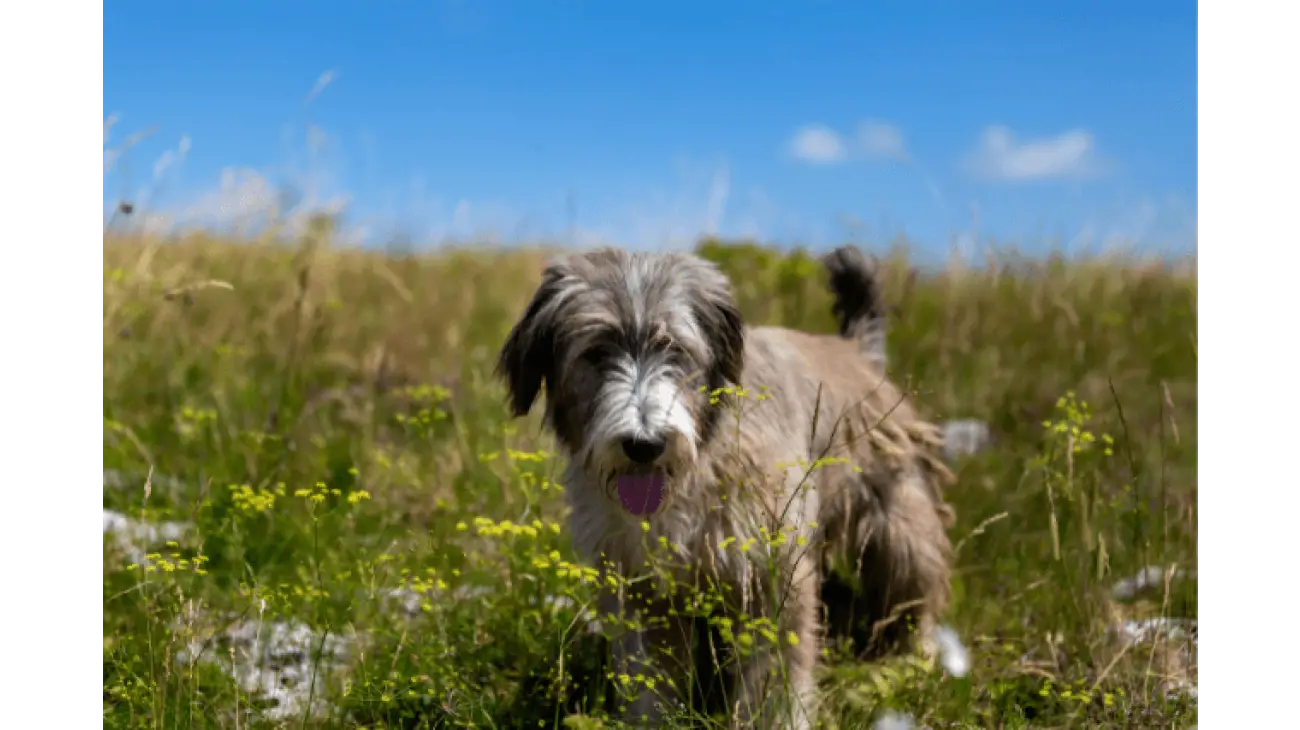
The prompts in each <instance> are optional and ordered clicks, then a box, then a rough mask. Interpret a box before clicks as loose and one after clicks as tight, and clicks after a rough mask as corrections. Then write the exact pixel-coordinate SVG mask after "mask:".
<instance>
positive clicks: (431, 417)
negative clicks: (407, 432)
mask: <svg viewBox="0 0 1300 730" xmlns="http://www.w3.org/2000/svg"><path fill="white" fill-rule="evenodd" d="M402 394H403V395H405V396H406V397H407V398H409V399H410V400H411V401H412V402H413V403H414V404H415V405H416V408H415V412H414V413H413V414H406V413H398V414H397V415H395V416H394V418H395V419H396V421H397V422H398V423H400V424H402V425H403V426H405V427H407V428H408V429H411V430H413V431H415V432H417V433H419V434H421V435H426V436H427V435H429V434H430V433H431V429H432V428H433V427H434V424H436V423H439V422H441V421H445V420H447V411H446V409H445V408H443V407H442V404H444V403H446V402H447V400H448V399H450V398H451V392H450V391H448V390H447V389H446V388H442V387H439V386H436V385H416V386H411V387H407V388H404V389H402Z"/></svg>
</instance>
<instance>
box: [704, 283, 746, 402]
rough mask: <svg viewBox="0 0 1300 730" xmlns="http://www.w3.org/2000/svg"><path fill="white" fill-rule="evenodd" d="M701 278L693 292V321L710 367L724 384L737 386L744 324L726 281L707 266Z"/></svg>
mask: <svg viewBox="0 0 1300 730" xmlns="http://www.w3.org/2000/svg"><path fill="white" fill-rule="evenodd" d="M703 278H704V282H703V283H702V285H701V286H699V287H696V288H695V289H694V290H693V292H694V302H693V304H694V309H695V317H696V320H697V321H698V322H699V324H700V328H701V329H702V331H703V334H704V337H705V339H706V340H707V341H708V343H709V349H710V350H711V351H712V353H713V367H714V368H716V369H717V371H718V373H719V374H720V375H721V376H722V377H723V378H725V379H726V380H728V381H730V382H732V383H739V382H740V374H741V372H743V371H744V369H745V320H744V318H743V317H741V315H740V308H739V307H738V306H736V299H735V296H734V295H733V294H732V291H731V282H730V281H728V280H727V277H726V276H725V275H724V274H723V273H722V272H721V271H718V270H717V269H716V268H714V267H712V266H709V267H708V270H707V272H706V273H705V276H704V277H703Z"/></svg>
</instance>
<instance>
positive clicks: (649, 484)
mask: <svg viewBox="0 0 1300 730" xmlns="http://www.w3.org/2000/svg"><path fill="white" fill-rule="evenodd" d="M618 499H619V501H620V502H622V503H623V509H625V510H627V511H628V512H631V513H632V514H634V515H636V516H638V517H644V516H646V515H652V514H654V513H655V512H657V511H658V510H659V506H660V505H662V504H663V502H664V476H663V475H662V474H628V475H625V476H621V477H619V478H618Z"/></svg>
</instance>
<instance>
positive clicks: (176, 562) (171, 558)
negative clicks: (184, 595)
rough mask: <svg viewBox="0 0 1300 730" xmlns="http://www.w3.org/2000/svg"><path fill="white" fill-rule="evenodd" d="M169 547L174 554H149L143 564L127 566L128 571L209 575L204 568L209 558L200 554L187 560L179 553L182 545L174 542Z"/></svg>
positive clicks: (168, 543)
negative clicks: (141, 570)
mask: <svg viewBox="0 0 1300 730" xmlns="http://www.w3.org/2000/svg"><path fill="white" fill-rule="evenodd" d="M167 547H168V548H171V549H172V550H173V552H169V553H167V554H166V555H164V554H163V553H149V554H148V555H146V556H144V562H143V563H131V564H130V565H128V566H126V569H127V570H140V569H143V570H144V572H146V573H157V572H162V573H176V572H190V573H194V574H195V575H207V574H208V571H207V570H205V569H204V568H203V566H204V564H206V563H207V562H208V558H207V556H205V555H202V554H199V555H194V556H191V557H188V558H187V557H185V556H183V555H182V554H181V553H180V552H179V549H180V544H179V543H177V542H175V541H172V540H169V541H168V542H167Z"/></svg>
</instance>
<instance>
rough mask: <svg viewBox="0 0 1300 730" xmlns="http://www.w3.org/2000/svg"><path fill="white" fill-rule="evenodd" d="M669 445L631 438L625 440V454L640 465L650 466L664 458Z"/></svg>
mask: <svg viewBox="0 0 1300 730" xmlns="http://www.w3.org/2000/svg"><path fill="white" fill-rule="evenodd" d="M666 446H667V444H665V443H664V442H663V441H652V440H650V439H640V438H630V439H623V453H624V454H627V458H629V459H631V460H632V461H635V462H636V463H638V464H649V463H652V462H653V461H654V460H655V459H658V458H659V457H660V456H663V453H664V449H665V448H666Z"/></svg>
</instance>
